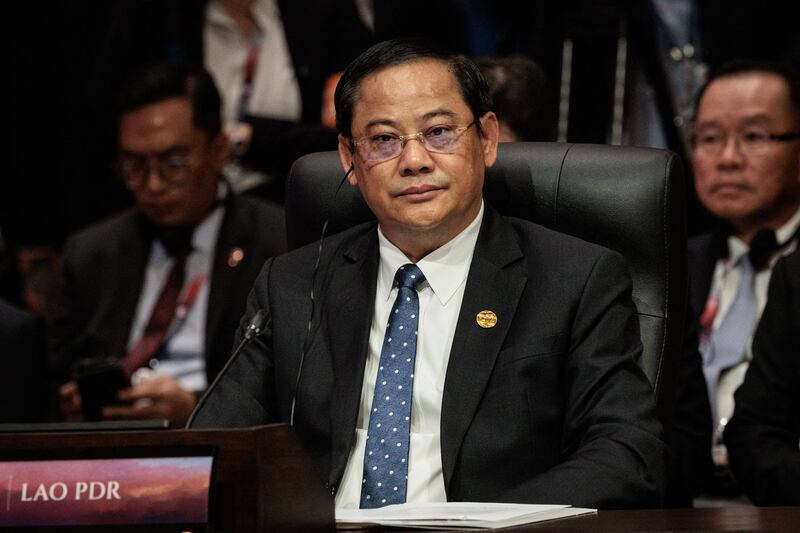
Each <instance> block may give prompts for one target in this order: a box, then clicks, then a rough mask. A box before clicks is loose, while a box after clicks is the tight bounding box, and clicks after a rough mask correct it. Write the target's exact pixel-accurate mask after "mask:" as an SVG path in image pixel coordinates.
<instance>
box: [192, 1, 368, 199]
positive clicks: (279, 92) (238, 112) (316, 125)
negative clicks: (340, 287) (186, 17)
mask: <svg viewBox="0 0 800 533" xmlns="http://www.w3.org/2000/svg"><path fill="white" fill-rule="evenodd" d="M202 38H203V41H202V49H203V63H204V64H205V66H206V68H207V69H208V71H209V72H210V73H211V76H212V77H213V78H214V81H215V82H216V84H217V86H218V87H219V89H220V92H221V94H222V100H223V119H224V123H225V124H226V127H227V128H228V130H229V132H230V133H231V138H232V140H233V141H234V152H233V154H234V160H233V161H232V163H231V164H230V165H228V166H227V167H226V170H225V172H226V175H227V176H228V178H229V179H230V180H231V181H232V184H233V185H234V188H236V189H239V190H245V189H251V188H255V187H261V192H264V193H265V194H266V195H267V196H268V197H270V198H272V199H275V200H278V201H282V200H283V179H284V177H285V174H286V172H287V171H288V169H289V167H290V165H291V164H292V163H293V162H294V160H295V159H297V158H298V157H300V156H302V155H305V154H307V153H309V152H314V151H321V150H332V149H334V148H335V147H336V143H337V139H336V130H335V129H334V128H333V124H327V125H326V124H324V123H323V115H322V112H323V111H322V110H323V105H324V102H323V97H324V87H325V85H326V82H327V81H328V79H329V78H331V77H333V79H334V80H335V79H337V78H336V76H337V75H338V73H340V72H341V71H342V70H344V67H345V66H346V65H347V63H349V62H350V61H351V60H352V59H353V58H354V57H355V56H356V55H358V54H359V53H360V52H361V51H362V50H363V49H364V48H366V47H367V46H368V45H369V44H370V43H371V39H372V36H371V35H370V33H369V31H368V30H367V28H366V27H365V26H364V25H363V24H362V23H361V22H360V21H359V18H358V15H357V12H356V7H355V4H354V3H353V2H352V1H342V0H338V1H335V0H306V1H297V0H293V1H284V0H211V1H210V2H208V3H207V4H206V6H205V16H204V23H203V29H202ZM334 84H335V81H334Z"/></svg>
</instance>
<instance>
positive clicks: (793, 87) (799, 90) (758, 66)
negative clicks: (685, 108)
mask: <svg viewBox="0 0 800 533" xmlns="http://www.w3.org/2000/svg"><path fill="white" fill-rule="evenodd" d="M749 72H755V73H763V74H773V75H775V76H778V77H780V78H782V79H783V80H784V81H785V82H786V85H787V86H788V88H789V101H790V103H791V105H792V108H793V109H794V112H795V119H796V120H798V121H800V73H798V72H797V71H796V70H795V69H794V68H792V67H791V66H790V65H788V64H786V63H775V62H769V61H761V60H755V59H734V60H731V61H728V62H726V63H724V64H723V65H721V66H720V67H719V68H718V69H716V70H715V71H714V72H713V73H712V74H711V76H709V78H708V81H706V83H705V85H703V87H701V88H700V90H699V91H698V92H697V96H696V97H695V105H694V114H695V119H696V118H697V112H698V111H699V109H700V102H701V101H702V99H703V95H704V94H705V93H706V90H707V89H708V87H709V86H710V85H711V84H712V83H713V82H715V81H717V80H718V79H720V78H728V77H731V76H737V75H740V74H746V73H749Z"/></svg>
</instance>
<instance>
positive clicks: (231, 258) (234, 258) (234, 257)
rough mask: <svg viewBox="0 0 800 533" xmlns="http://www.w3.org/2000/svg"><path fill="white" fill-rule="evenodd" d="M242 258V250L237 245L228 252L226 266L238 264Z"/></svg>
mask: <svg viewBox="0 0 800 533" xmlns="http://www.w3.org/2000/svg"><path fill="white" fill-rule="evenodd" d="M243 259H244V250H242V249H241V248H239V247H236V248H231V251H230V252H229V253H228V266H229V267H231V268H233V267H235V266H238V265H239V263H241V262H242V260H243Z"/></svg>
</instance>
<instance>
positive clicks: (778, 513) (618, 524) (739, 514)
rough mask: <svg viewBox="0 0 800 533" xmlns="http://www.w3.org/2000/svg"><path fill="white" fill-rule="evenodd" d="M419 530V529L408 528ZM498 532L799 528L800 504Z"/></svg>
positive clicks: (583, 519) (619, 516)
mask: <svg viewBox="0 0 800 533" xmlns="http://www.w3.org/2000/svg"><path fill="white" fill-rule="evenodd" d="M336 530H337V531H362V532H364V531H369V532H378V531H392V532H396V531H402V530H400V529H394V528H386V529H382V528H381V527H380V526H373V527H369V526H364V525H358V526H351V525H346V524H345V525H342V524H340V525H339V526H337V528H336ZM408 531H417V532H419V531H420V530H419V529H417V530H408ZM495 531H520V532H522V531H548V532H552V531H592V532H596V531H695V532H697V531H739V532H743V531H765V532H766V531H772V532H775V533H795V532H798V531H800V507H746V506H742V507H720V508H713V509H648V510H630V511H598V512H597V513H596V514H592V515H585V516H578V517H575V518H565V519H562V520H551V521H547V522H539V523H535V524H529V525H526V526H519V527H514V528H506V529H502V530H495Z"/></svg>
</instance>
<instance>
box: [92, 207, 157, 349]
mask: <svg viewBox="0 0 800 533" xmlns="http://www.w3.org/2000/svg"><path fill="white" fill-rule="evenodd" d="M152 242H153V238H152V235H151V234H150V233H149V232H148V231H147V230H146V229H145V228H144V226H143V225H142V222H141V220H140V219H138V215H133V216H132V218H131V225H130V234H129V235H122V236H121V238H120V239H119V248H118V252H117V253H116V254H115V255H116V261H117V265H116V268H115V269H114V270H115V271H116V272H115V276H116V278H117V284H116V290H115V291H114V293H113V294H109V295H108V296H109V297H110V298H111V300H110V302H109V305H110V306H111V308H112V309H115V310H116V311H114V312H112V313H111V315H110V316H111V317H112V318H111V321H112V322H111V325H110V326H109V327H108V332H107V334H108V338H109V339H111V343H112V344H113V346H112V347H111V353H114V354H118V355H119V357H123V356H124V355H125V347H126V345H127V343H128V337H129V336H130V332H131V328H132V326H133V318H134V315H135V314H136V306H137V304H138V303H139V294H140V293H141V291H142V285H143V283H144V274H145V272H144V271H145V268H146V267H147V259H148V255H149V253H150V246H151V244H152ZM104 334H105V333H104ZM98 355H99V354H98ZM105 355H106V356H107V354H105Z"/></svg>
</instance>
